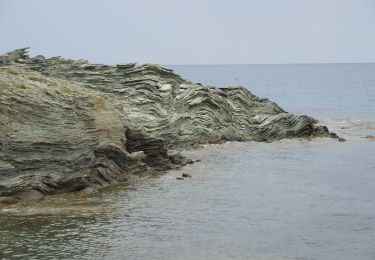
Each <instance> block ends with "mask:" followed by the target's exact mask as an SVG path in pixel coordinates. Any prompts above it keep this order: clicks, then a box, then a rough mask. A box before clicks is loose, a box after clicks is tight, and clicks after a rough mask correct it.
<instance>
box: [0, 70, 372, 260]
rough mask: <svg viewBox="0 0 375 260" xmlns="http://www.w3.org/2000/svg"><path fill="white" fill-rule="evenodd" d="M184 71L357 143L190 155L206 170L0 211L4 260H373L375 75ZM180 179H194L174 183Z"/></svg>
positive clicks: (228, 148) (253, 146)
mask: <svg viewBox="0 0 375 260" xmlns="http://www.w3.org/2000/svg"><path fill="white" fill-rule="evenodd" d="M302 67H303V68H302ZM176 68H177V71H178V72H180V73H182V74H183V75H184V76H185V77H187V78H191V79H192V80H194V81H201V82H203V83H208V84H215V85H226V84H235V83H242V84H243V85H245V84H246V85H249V86H250V87H251V89H252V91H253V92H254V93H255V94H258V95H261V96H265V97H269V98H270V99H272V100H275V101H277V102H278V103H280V105H282V106H283V107H284V108H286V109H287V110H289V111H292V112H296V111H297V112H298V111H300V112H301V113H305V114H310V115H314V116H315V117H317V118H319V119H321V120H323V121H324V122H328V125H329V126H330V127H331V128H333V129H335V131H336V132H338V133H339V134H341V135H343V136H344V137H346V138H347V139H348V141H347V142H345V143H339V142H336V141H334V140H329V139H316V140H313V141H305V140H283V141H280V142H275V143H271V144H267V143H255V142H249V143H226V144H223V145H210V146H206V147H202V148H201V149H198V150H196V151H186V152H185V153H186V155H187V156H189V157H191V158H193V159H201V160H202V161H201V162H199V163H195V164H193V165H189V166H187V167H185V168H184V169H182V170H179V171H171V172H167V173H166V174H164V175H161V176H156V177H150V178H146V179H142V180H140V181H139V182H137V183H135V184H132V185H129V186H121V185H118V186H112V187H109V188H106V189H104V190H102V191H100V192H80V193H76V194H68V195H64V196H56V197H49V198H47V199H45V200H44V201H42V202H41V203H38V204H32V205H17V206H14V207H6V208H2V209H0V256H2V257H4V258H14V259H17V258H18V259H52V258H58V259H103V258H105V259H374V258H375V242H374V241H375V160H374V158H375V142H374V141H370V140H369V139H366V138H364V137H365V136H366V135H369V134H372V135H375V123H374V122H375V119H374V117H375V114H374V113H373V112H374V107H375V104H374V103H375V101H374V100H375V99H374V95H375V81H374V80H373V78H375V73H374V72H375V65H374V64H358V65H353V64H352V65H259V66H254V65H252V66H240V67H233V66H217V67H212V66H206V67H204V66H203V67H202V66H196V67H191V66H184V67H180V66H179V67H176ZM349 72H350V73H349ZM370 72H372V73H370ZM350 75H351V76H350ZM341 77H345V80H344V79H342V78H341ZM207 79H213V80H211V81H209V80H207ZM329 82H331V83H330V84H331V85H330V84H329ZM273 90H274V91H273ZM335 93H336V96H334V94H335ZM334 100H336V101H335V102H336V103H335V102H334ZM357 111H360V112H358V113H357ZM182 172H188V173H191V174H192V175H193V177H192V178H191V179H186V180H184V181H178V180H176V177H177V176H180V175H181V173H182Z"/></svg>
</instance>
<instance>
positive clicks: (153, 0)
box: [0, 0, 375, 64]
mask: <svg viewBox="0 0 375 260" xmlns="http://www.w3.org/2000/svg"><path fill="white" fill-rule="evenodd" d="M25 46H29V47H31V50H30V52H31V54H32V55H37V54H43V55H46V56H57V55H61V56H64V57H67V58H75V59H77V58H84V59H89V60H90V61H92V62H104V63H109V64H113V63H119V62H141V63H142V62H152V63H161V64H257V63H310V62H311V63H312V62H375V0H254V1H253V0H131V1H130V0H122V1H120V0H119V1H115V0H101V1H99V0H86V1H84V0H82V1H79V0H63V1H47V0H45V1H43V0H24V1H21V0H0V52H1V53H3V52H6V51H9V50H12V49H15V48H20V47H25Z"/></svg>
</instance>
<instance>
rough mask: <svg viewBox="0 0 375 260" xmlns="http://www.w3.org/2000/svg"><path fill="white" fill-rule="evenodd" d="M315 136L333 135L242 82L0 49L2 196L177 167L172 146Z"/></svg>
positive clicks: (58, 190) (58, 189)
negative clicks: (225, 83) (207, 82)
mask: <svg viewBox="0 0 375 260" xmlns="http://www.w3.org/2000/svg"><path fill="white" fill-rule="evenodd" d="M314 136H331V137H336V136H335V135H334V134H332V133H329V132H328V130H327V128H326V127H324V126H319V125H318V124H317V122H316V120H314V119H313V118H311V117H308V116H298V115H293V114H290V113H287V112H285V111H284V110H283V109H282V108H280V107H279V106H278V105H277V104H275V103H273V102H271V101H269V100H268V99H264V98H259V97H257V96H255V95H253V94H252V93H251V92H249V91H248V90H246V89H245V88H243V87H230V88H212V87H205V86H203V85H201V84H194V83H191V82H189V81H186V80H184V79H182V78H181V77H180V76H178V75H176V74H175V73H173V71H172V70H169V69H167V68H163V67H161V66H158V65H151V64H145V65H141V66H136V65H135V64H120V65H117V66H108V65H102V64H90V63H88V62H87V61H85V60H77V61H76V60H68V59H63V58H60V57H53V58H49V59H46V58H44V57H43V56H36V57H33V58H30V57H29V56H28V54H27V50H26V49H19V50H15V51H13V52H9V53H7V54H5V55H1V56H0V197H1V196H2V197H3V198H9V197H16V198H22V199H24V198H27V194H33V196H31V197H34V196H35V194H36V193H37V194H38V195H40V194H42V195H43V194H56V193H63V192H70V191H77V190H82V189H85V188H87V187H90V186H103V185H106V184H109V183H113V182H119V181H127V180H129V179H130V178H135V177H136V176H142V175H145V174H151V173H152V172H159V171H162V170H166V169H170V168H174V167H180V166H182V165H184V164H186V163H188V162H189V161H188V160H187V159H185V158H183V157H182V156H181V155H179V153H178V152H177V151H176V149H177V150H178V149H181V148H185V147H186V146H194V145H197V144H203V143H220V142H225V141H250V140H255V141H266V142H269V141H274V140H278V139H282V138H294V137H303V138H310V137H314ZM36 197H38V196H36ZM3 200H5V199H3ZM0 201H1V200H0ZM6 201H9V200H8V199H7V200H6Z"/></svg>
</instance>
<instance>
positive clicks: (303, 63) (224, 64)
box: [140, 61, 375, 66]
mask: <svg viewBox="0 0 375 260" xmlns="http://www.w3.org/2000/svg"><path fill="white" fill-rule="evenodd" d="M145 63H149V62H144V63H140V64H145ZM335 64H337V65H338V64H343V65H345V64H375V61H364V62H361V61H359V62H301V63H298V62H296V63H294V62H292V63H196V64H194V63H188V64H161V65H164V66H243V65H335Z"/></svg>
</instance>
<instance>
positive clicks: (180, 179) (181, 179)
mask: <svg viewBox="0 0 375 260" xmlns="http://www.w3.org/2000/svg"><path fill="white" fill-rule="evenodd" d="M176 180H179V181H183V180H184V178H182V177H176Z"/></svg>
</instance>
